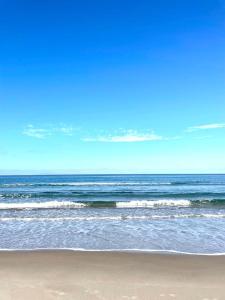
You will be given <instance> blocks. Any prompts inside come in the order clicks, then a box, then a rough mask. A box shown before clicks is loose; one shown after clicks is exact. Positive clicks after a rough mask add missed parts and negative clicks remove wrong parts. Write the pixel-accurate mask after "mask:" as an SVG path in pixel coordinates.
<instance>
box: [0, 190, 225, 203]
mask: <svg viewBox="0 0 225 300" xmlns="http://www.w3.org/2000/svg"><path fill="white" fill-rule="evenodd" d="M38 198H40V199H43V198H45V200H47V199H62V200H63V199H74V198H75V199H90V201H91V199H94V200H97V199H98V198H99V199H114V198H116V199H118V200H121V199H123V198H124V199H125V200H129V199H134V200H136V199H139V200H154V199H157V198H158V199H174V200H179V199H183V198H185V199H190V200H198V199H206V200H209V199H224V200H225V192H179V193H176V192H171V191H169V192H160V191H145V190H113V191H105V190H104V191H99V190H97V191H95V190H68V191H66V190H63V191H60V190H59V191H41V192H33V191H31V192H28V191H26V192H22V193H17V192H16V193H14V192H1V194H0V199H38ZM121 201H122V200H121Z"/></svg>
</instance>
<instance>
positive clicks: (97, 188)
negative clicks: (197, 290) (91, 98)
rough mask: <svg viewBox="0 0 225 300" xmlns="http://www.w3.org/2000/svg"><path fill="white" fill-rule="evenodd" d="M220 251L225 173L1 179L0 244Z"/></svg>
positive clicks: (224, 235) (223, 249)
mask: <svg viewBox="0 0 225 300" xmlns="http://www.w3.org/2000/svg"><path fill="white" fill-rule="evenodd" d="M65 248H66V249H68V248H69V249H83V250H136V251H137V250H138V251H176V252H186V253H204V254H215V253H225V175H54V176H0V249H7V250H13V249H21V250H22V249H65Z"/></svg>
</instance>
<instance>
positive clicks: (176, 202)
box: [116, 200, 191, 208]
mask: <svg viewBox="0 0 225 300" xmlns="http://www.w3.org/2000/svg"><path fill="white" fill-rule="evenodd" d="M190 205H191V201H189V200H152V201H149V200H145V201H144V200H142V201H129V202H117V203H116V207H118V208H132V207H134V208H135V207H155V206H190Z"/></svg>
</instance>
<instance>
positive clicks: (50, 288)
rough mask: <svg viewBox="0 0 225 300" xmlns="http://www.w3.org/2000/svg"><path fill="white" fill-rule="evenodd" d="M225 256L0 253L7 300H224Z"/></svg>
mask: <svg viewBox="0 0 225 300" xmlns="http://www.w3.org/2000/svg"><path fill="white" fill-rule="evenodd" d="M224 294H225V255H220V256H205V255H185V254H175V253H174V254H168V253H167V254H166V253H163V254H162V253H161V254H160V253H149V252H119V251H116V252H115V251H97V252H96V251H74V250H33V251H29V250H20V251H11V250H10V251H4V250H2V251H1V252H0V298H1V299H4V300H14V299H15V300H28V299H29V300H30V299H31V298H33V300H35V299H43V300H51V299H65V300H72V299H73V300H74V299H79V300H87V299H88V300H89V299H90V300H99V299H101V300H102V299H105V300H111V299H112V300H114V299H116V300H117V299H118V300H120V299H121V300H122V299H132V300H139V299H140V300H145V299H146V300H147V299H150V300H151V299H166V300H167V299H179V300H180V299H181V300H182V299H184V300H186V299H187V300H191V299H193V300H197V299H199V300H200V299H201V300H203V299H208V300H222V299H224Z"/></svg>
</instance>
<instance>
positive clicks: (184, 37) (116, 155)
mask: <svg viewBox="0 0 225 300" xmlns="http://www.w3.org/2000/svg"><path fill="white" fill-rule="evenodd" d="M224 15H225V2H224V1H217V0H199V1H196V0H195V1H192V0H182V1H173V0H170V1H169V0H168V1H166V0H164V1H163V0H157V1H149V0H148V1H147V0H146V1H144V0H139V1H132V0H119V1H118V0H107V1H105V0H104V1H103V0H102V1H100V0H90V1H85V0H82V1H76V0H71V1H68V0H64V1H57V0H54V1H53V0H45V1H42V0H39V1H30V0H29V1H28V0H22V1H19V0H18V1H16V0H15V1H13V0H8V1H6V0H2V1H0V20H1V21H0V22H1V26H0V37H1V47H0V172H1V173H52V172H53V173H54V172H56V173H65V172H68V173H80V172H82V173H83V172H86V173H89V172H92V173H110V172H113V173H120V172H144V173H146V172H148V173H174V172H175V173H176V172H178V173H180V172H182V173H186V172H188V173H190V172H194V173H196V172H197V173H199V172H225V71H224V70H225V35H224V33H225V22H224Z"/></svg>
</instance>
